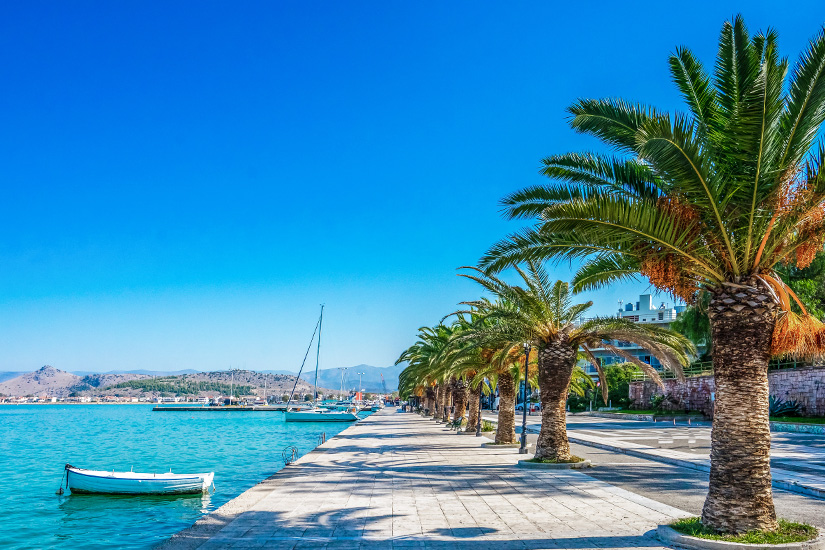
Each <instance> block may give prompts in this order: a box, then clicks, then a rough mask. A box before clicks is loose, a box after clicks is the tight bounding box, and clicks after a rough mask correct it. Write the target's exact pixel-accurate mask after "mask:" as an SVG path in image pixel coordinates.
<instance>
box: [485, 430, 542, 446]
mask: <svg viewBox="0 0 825 550" xmlns="http://www.w3.org/2000/svg"><path fill="white" fill-rule="evenodd" d="M482 433H483V432H482ZM481 446H482V447H484V448H485V449H518V448H519V447H521V443H498V444H496V443H482V444H481ZM532 446H533V444H532V443H528V444H527V447H528V448H530V447H532Z"/></svg>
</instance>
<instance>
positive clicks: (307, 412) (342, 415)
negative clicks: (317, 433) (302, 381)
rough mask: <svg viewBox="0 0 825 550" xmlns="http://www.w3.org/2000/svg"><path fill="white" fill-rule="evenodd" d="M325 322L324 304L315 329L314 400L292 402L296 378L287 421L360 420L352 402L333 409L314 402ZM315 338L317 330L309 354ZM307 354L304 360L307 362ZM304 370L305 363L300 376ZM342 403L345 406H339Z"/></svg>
mask: <svg viewBox="0 0 825 550" xmlns="http://www.w3.org/2000/svg"><path fill="white" fill-rule="evenodd" d="M323 323H324V306H323V305H322V306H321V316H320V317H319V318H318V324H317V325H316V326H315V330H316V331H317V334H318V348H317V350H316V352H315V384H314V385H313V386H314V389H313V396H314V398H313V400H312V401H310V402H309V403H308V404H307V405H303V406H302V405H299V404H297V403H296V404H294V405H293V404H291V403H292V396H293V394H294V393H295V387H296V386H297V385H298V379H297V378H296V379H295V385H293V386H292V393H290V394H289V399H287V401H286V412H285V413H284V420H286V421H287V422H354V421H355V420H358V414H357V413H358V407H356V406H354V405H353V404H352V403H344V402H339V403H337V404H335V405H333V410H329V409H326V408H320V407H316V406H315V405H314V404H315V403H317V402H318V364H319V361H320V356H321V327H322V325H323ZM314 340H315V332H313V333H312V340H310V341H309V347H308V348H307V355H309V350H310V349H312V342H313V341H314ZM306 357H307V356H306V355H305V356H304V362H306ZM303 370H304V364H303V363H302V364H301V368H300V369H299V370H298V376H299V377H300V376H301V372H303ZM341 393H344V375H343V372H342V374H341ZM341 405H345V406H344V407H341V408H339V407H340V406H341Z"/></svg>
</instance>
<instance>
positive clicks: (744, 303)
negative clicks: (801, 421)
mask: <svg viewBox="0 0 825 550" xmlns="http://www.w3.org/2000/svg"><path fill="white" fill-rule="evenodd" d="M751 284H752V285H753V286H750V285H751ZM743 285H747V286H740V285H737V286H736V287H733V286H732V285H728V286H724V287H723V288H722V289H720V290H718V291H717V292H715V293H714V294H713V295H712V296H711V299H710V306H709V308H708V314H709V316H710V321H711V338H712V339H713V371H714V379H715V382H716V401H715V403H714V414H713V428H712V430H711V452H710V483H709V486H708V496H707V499H706V500H705V506H704V508H703V510H702V523H703V524H704V525H706V526H708V527H711V528H714V529H716V530H718V531H722V532H729V533H741V532H744V531H750V530H754V529H758V530H774V529H776V528H777V522H776V510H775V509H774V505H773V493H772V491H771V463H770V450H771V432H770V426H769V424H768V360H769V359H770V348H771V339H772V337H773V331H774V328H775V326H776V319H777V306H776V305H775V304H774V302H773V299H772V297H771V296H770V295H768V293H767V292H766V291H765V290H764V289H763V288H759V287H757V284H756V282H755V281H753V280H752V281H748V282H745V283H743Z"/></svg>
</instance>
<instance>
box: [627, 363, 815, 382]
mask: <svg viewBox="0 0 825 550" xmlns="http://www.w3.org/2000/svg"><path fill="white" fill-rule="evenodd" d="M814 366H819V367H822V366H825V365H813V364H811V363H807V362H805V361H771V362H770V364H769V365H768V371H777V370H790V369H800V368H803V367H814ZM684 372H685V377H686V378H694V377H697V376H711V375H713V363H712V362H711V361H704V362H697V363H692V364H691V365H690V366H688V367H686V368H685V369H684ZM658 374H659V377H660V378H661V379H662V380H670V379H674V378H676V375H675V374H674V373H673V371H671V370H661V371H658ZM630 379H631V380H632V381H634V382H637V381H641V382H647V381H650V380H652V378H650V377H649V376H648V375H647V374H645V373H644V372H642V371H636V372H634V373H633V374H632V375H631V377H630Z"/></svg>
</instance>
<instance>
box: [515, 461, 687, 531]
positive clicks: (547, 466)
mask: <svg viewBox="0 0 825 550" xmlns="http://www.w3.org/2000/svg"><path fill="white" fill-rule="evenodd" d="M517 466H518V467H519V468H527V469H529V470H581V469H582V468H592V467H593V464H592V463H591V462H590V461H589V460H582V461H581V462H529V461H527V460H519V461H518V464H517ZM674 532H675V531H674Z"/></svg>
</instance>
